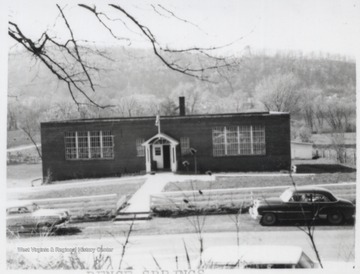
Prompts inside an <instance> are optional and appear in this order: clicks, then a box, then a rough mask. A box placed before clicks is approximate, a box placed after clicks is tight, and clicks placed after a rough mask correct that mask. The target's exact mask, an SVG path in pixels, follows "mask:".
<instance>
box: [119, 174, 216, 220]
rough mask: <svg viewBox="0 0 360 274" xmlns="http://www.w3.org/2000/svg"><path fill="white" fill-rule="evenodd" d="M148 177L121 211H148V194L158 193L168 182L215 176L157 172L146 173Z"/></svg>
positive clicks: (212, 177)
mask: <svg viewBox="0 0 360 274" xmlns="http://www.w3.org/2000/svg"><path fill="white" fill-rule="evenodd" d="M147 177H148V179H147V180H146V182H145V183H144V184H143V185H142V187H141V188H140V189H139V190H138V191H137V192H136V193H135V194H134V195H133V196H132V197H131V199H130V200H129V201H128V204H129V206H128V207H126V208H125V209H124V210H123V211H122V212H121V213H123V214H137V213H150V212H151V210H150V196H151V195H153V194H157V193H160V192H161V191H162V190H163V188H164V187H165V185H166V184H167V183H169V182H182V181H188V180H198V181H199V180H200V181H214V180H215V176H209V175H177V174H173V173H170V172H169V173H157V174H154V175H147Z"/></svg>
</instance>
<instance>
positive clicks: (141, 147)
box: [136, 138, 145, 157]
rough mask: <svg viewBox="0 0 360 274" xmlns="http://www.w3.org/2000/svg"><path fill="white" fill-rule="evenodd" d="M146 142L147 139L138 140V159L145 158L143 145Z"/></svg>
mask: <svg viewBox="0 0 360 274" xmlns="http://www.w3.org/2000/svg"><path fill="white" fill-rule="evenodd" d="M144 142H145V138H137V139H136V157H145V146H143V145H142V143H144Z"/></svg>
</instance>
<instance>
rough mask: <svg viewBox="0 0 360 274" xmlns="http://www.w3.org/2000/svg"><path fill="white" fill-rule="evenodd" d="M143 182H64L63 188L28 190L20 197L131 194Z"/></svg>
mask: <svg viewBox="0 0 360 274" xmlns="http://www.w3.org/2000/svg"><path fill="white" fill-rule="evenodd" d="M144 182H145V179H132V180H121V181H114V182H111V183H108V182H106V181H104V183H101V182H99V183H93V184H88V185H87V186H80V187H79V186H76V185H70V184H66V185H64V187H63V188H56V189H55V190H54V189H47V188H46V187H44V189H43V190H39V191H37V192H28V193H23V194H21V199H30V200H35V199H46V198H65V197H78V196H92V195H105V194H118V197H121V196H123V195H133V194H134V193H135V192H136V191H137V190H138V189H139V188H140V187H141V186H142V185H143V183H144Z"/></svg>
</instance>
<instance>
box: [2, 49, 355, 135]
mask: <svg viewBox="0 0 360 274" xmlns="http://www.w3.org/2000/svg"><path fill="white" fill-rule="evenodd" d="M103 51H105V55H106V56H108V58H103V57H100V56H99V55H93V54H89V55H87V62H88V63H90V64H92V65H94V66H96V67H97V68H99V71H98V72H96V73H94V74H93V77H94V79H95V82H96V83H97V86H96V92H94V93H93V94H92V98H93V99H94V100H95V101H96V102H97V103H99V104H104V105H108V104H111V105H114V106H115V107H113V108H108V109H104V110H99V109H96V108H94V107H91V106H84V107H81V108H80V110H79V109H78V108H76V106H75V104H74V103H73V102H72V100H71V96H70V94H69V92H68V90H67V87H66V86H65V85H64V84H63V83H61V82H59V81H58V79H57V78H56V77H55V76H54V75H52V74H51V73H50V72H49V71H48V69H47V68H45V67H44V66H43V65H42V64H40V63H39V62H38V61H36V60H35V59H34V58H33V57H32V56H29V55H28V54H27V53H26V52H17V53H11V54H10V55H9V74H8V75H9V76H8V77H9V90H8V94H9V97H8V99H9V108H8V129H10V130H11V129H15V128H16V127H19V125H20V124H22V125H24V124H25V123H24V117H29V116H31V115H33V116H34V117H35V118H34V119H35V120H36V121H45V120H59V119H69V118H79V117H83V118H85V117H86V118H90V117H104V116H147V115H154V114H156V113H157V111H158V110H159V109H160V112H161V114H162V115H171V114H176V113H177V110H176V107H177V104H178V103H177V97H178V96H185V97H186V107H187V112H188V113H189V114H192V113H219V112H242V111H251V110H266V109H270V110H275V111H276V110H280V111H290V112H291V114H292V118H293V120H294V121H295V122H296V123H298V124H297V125H296V127H299V126H300V127H302V126H303V127H307V128H310V131H312V132H314V131H318V132H319V131H328V130H331V121H330V120H329V121H327V120H325V122H324V121H322V122H321V121H318V122H317V116H316V114H318V112H317V111H318V109H319V108H321V109H322V110H321V111H325V110H326V109H329V107H328V108H326V107H327V106H330V105H332V104H336V105H338V106H341V107H342V108H343V107H346V109H351V113H348V114H346V117H345V120H346V121H344V122H341V123H343V124H342V125H341V127H343V129H344V130H345V131H354V130H355V122H354V121H355V120H354V119H355V95H356V94H355V81H356V71H355V61H353V60H349V59H347V58H345V57H341V56H331V55H326V56H323V55H320V54H318V55H317V54H312V55H302V54H298V53H297V54H295V53H280V54H273V55H271V56H270V55H265V54H261V53H252V54H250V53H247V54H246V55H243V56H241V57H238V58H236V62H237V65H234V66H232V67H230V68H222V69H215V70H213V71H211V72H209V80H210V81H209V82H204V81H200V80H197V79H195V78H192V77H189V76H186V75H183V74H180V73H178V72H174V71H171V70H169V69H168V68H166V67H165V66H164V65H163V64H162V63H161V62H160V61H159V60H158V59H157V58H156V57H155V56H154V55H153V54H152V52H151V51H147V50H136V49H132V50H128V49H122V48H107V49H104V50H103ZM183 58H184V60H185V61H188V62H191V58H197V56H196V55H192V56H184V57H183ZM204 62H206V60H204ZM279 91H282V92H283V94H282V95H281V94H280V96H279V98H285V97H286V100H284V102H271V104H270V101H272V100H273V99H274V98H275V96H274V93H276V92H279ZM269 95H270V98H269ZM295 99H296V102H294V100H295ZM309 106H310V107H309ZM324 108H325V109H324ZM29 112H30V113H31V114H29ZM322 115H329V114H326V113H325V114H324V113H323V114H322ZM309 117H312V118H311V119H313V121H312V122H311V121H309ZM325 118H326V117H323V119H325ZM34 119H33V120H34ZM341 119H343V118H341Z"/></svg>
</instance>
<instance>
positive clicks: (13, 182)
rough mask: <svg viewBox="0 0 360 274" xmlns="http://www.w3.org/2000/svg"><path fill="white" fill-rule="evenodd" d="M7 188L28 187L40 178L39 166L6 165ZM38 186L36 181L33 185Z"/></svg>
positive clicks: (40, 169)
mask: <svg viewBox="0 0 360 274" xmlns="http://www.w3.org/2000/svg"><path fill="white" fill-rule="evenodd" d="M6 171H7V175H6V177H7V180H6V181H7V184H6V185H7V187H8V188H12V187H30V186H31V181H32V180H35V179H39V178H42V167H41V164H19V165H7V166H6ZM38 184H40V181H37V182H36V183H35V185H38Z"/></svg>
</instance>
